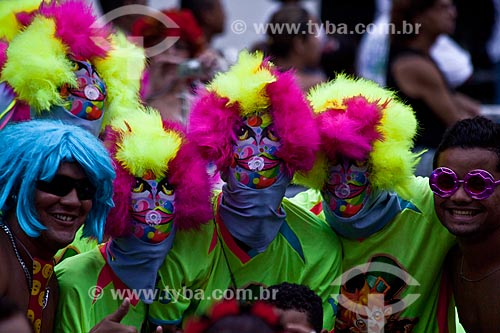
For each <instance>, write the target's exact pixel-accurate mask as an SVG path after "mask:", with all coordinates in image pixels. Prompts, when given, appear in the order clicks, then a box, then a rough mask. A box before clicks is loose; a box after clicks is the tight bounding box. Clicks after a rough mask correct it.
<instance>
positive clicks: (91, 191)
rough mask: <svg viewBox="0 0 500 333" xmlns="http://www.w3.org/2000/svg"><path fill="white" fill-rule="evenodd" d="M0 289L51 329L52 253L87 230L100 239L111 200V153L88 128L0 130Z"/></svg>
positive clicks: (38, 325)
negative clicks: (81, 228) (0, 268)
mask: <svg viewBox="0 0 500 333" xmlns="http://www.w3.org/2000/svg"><path fill="white" fill-rule="evenodd" d="M0 151H1V152H2V154H1V155H0V209H1V215H0V229H1V231H0V260H1V262H2V267H3V269H2V270H0V295H1V296H7V297H9V298H11V299H12V300H13V301H14V302H15V303H16V304H17V305H18V306H20V307H21V308H22V309H23V311H26V314H27V316H28V318H29V319H30V321H31V322H32V323H33V327H34V332H35V333H38V332H52V331H53V318H54V314H55V309H56V305H57V300H58V285H57V281H56V278H55V277H52V272H53V257H54V255H55V253H56V252H57V251H58V250H59V249H61V248H63V247H65V246H67V245H68V244H69V243H71V242H72V241H73V239H74V237H75V233H76V231H77V230H78V228H80V227H81V226H83V235H84V237H92V238H96V239H97V240H98V241H101V239H102V234H103V229H104V222H105V220H106V216H107V214H108V212H109V210H110V208H111V207H112V206H113V201H112V182H113V179H114V177H115V173H114V171H113V167H112V164H111V160H110V158H109V157H108V154H107V152H106V150H105V148H104V147H103V145H102V143H101V142H100V141H99V140H98V139H97V138H96V137H94V136H93V135H92V134H90V133H89V132H88V131H86V130H84V129H81V128H80V127H77V126H73V125H64V124H63V123H62V122H60V121H53V120H33V121H29V122H22V123H17V124H9V125H7V126H6V127H5V128H4V129H3V130H2V131H1V132H0Z"/></svg>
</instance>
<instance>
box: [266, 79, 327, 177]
mask: <svg viewBox="0 0 500 333" xmlns="http://www.w3.org/2000/svg"><path fill="white" fill-rule="evenodd" d="M272 73H273V75H274V76H275V77H277V80H276V81H275V82H273V83H270V84H269V85H268V86H267V88H266V91H267V95H268V96H269V100H270V102H271V117H272V118H273V122H274V126H275V129H276V133H277V134H278V136H279V138H280V140H281V147H280V149H279V150H278V152H277V156H278V157H279V158H281V159H282V160H283V161H285V163H286V166H287V168H288V170H289V172H290V174H293V173H294V172H295V171H308V170H310V169H311V168H312V167H313V164H314V160H315V158H316V152H317V151H318V149H319V145H320V136H319V134H318V130H317V128H316V124H315V123H314V119H313V115H312V111H311V109H310V108H309V105H308V103H307V102H306V100H305V97H304V94H303V93H302V90H301V89H300V87H299V86H298V84H297V83H296V80H295V77H294V76H293V74H292V72H290V71H288V72H284V73H280V72H278V71H277V70H273V72H272Z"/></svg>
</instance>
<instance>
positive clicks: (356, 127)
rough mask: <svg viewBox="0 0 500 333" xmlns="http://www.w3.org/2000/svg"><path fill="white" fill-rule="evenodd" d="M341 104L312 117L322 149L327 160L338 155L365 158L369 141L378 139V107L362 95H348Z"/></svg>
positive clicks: (380, 115)
mask: <svg viewBox="0 0 500 333" xmlns="http://www.w3.org/2000/svg"><path fill="white" fill-rule="evenodd" d="M343 103H344V104H345V105H346V107H347V108H346V110H336V109H330V110H327V111H326V112H323V113H321V114H320V115H319V116H318V117H317V118H316V120H317V124H318V125H317V126H318V129H319V132H320V135H321V145H322V148H323V151H324V152H325V153H326V155H327V157H328V158H330V159H334V158H335V156H336V155H337V154H341V155H343V156H347V157H349V158H351V159H354V160H365V159H366V158H368V155H369V153H370V151H371V150H372V145H373V141H375V140H377V139H381V134H380V133H379V132H378V131H377V125H378V124H379V123H380V120H381V119H382V108H381V107H380V106H379V105H377V103H375V102H373V103H370V102H368V101H367V100H366V99H365V98H364V97H362V96H355V97H351V98H349V99H346V100H344V101H343Z"/></svg>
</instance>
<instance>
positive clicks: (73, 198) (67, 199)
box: [60, 188, 81, 206]
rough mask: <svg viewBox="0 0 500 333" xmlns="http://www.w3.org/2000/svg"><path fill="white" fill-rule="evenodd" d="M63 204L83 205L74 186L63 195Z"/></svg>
mask: <svg viewBox="0 0 500 333" xmlns="http://www.w3.org/2000/svg"><path fill="white" fill-rule="evenodd" d="M60 202H61V204H64V205H67V206H79V205H81V202H80V198H78V194H77V193H76V189H75V188H73V189H72V190H71V191H70V192H69V193H68V194H66V195H65V196H64V197H61V200H60Z"/></svg>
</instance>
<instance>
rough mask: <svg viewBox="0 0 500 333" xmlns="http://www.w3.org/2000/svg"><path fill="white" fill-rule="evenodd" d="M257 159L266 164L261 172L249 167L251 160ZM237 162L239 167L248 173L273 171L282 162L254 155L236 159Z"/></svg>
mask: <svg viewBox="0 0 500 333" xmlns="http://www.w3.org/2000/svg"><path fill="white" fill-rule="evenodd" d="M255 157H259V158H261V159H262V161H263V162H264V165H263V166H262V169H260V170H256V169H252V168H250V166H249V162H251V160H253V159H255ZM235 161H236V164H237V165H238V166H240V167H242V168H243V169H245V170H248V171H254V172H259V171H266V170H271V169H273V168H275V167H276V166H278V165H279V164H280V163H281V160H279V159H272V158H269V157H267V156H265V155H252V156H249V157H247V158H241V159H239V158H235Z"/></svg>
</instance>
